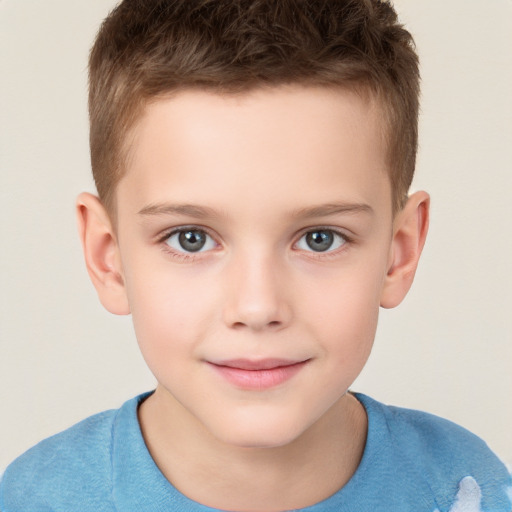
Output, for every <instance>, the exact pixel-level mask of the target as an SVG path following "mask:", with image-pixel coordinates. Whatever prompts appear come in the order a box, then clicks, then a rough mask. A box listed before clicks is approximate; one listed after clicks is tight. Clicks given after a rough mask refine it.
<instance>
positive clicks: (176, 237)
mask: <svg viewBox="0 0 512 512" xmlns="http://www.w3.org/2000/svg"><path fill="white" fill-rule="evenodd" d="M165 243H166V244H167V245H168V246H169V247H170V248H171V249H174V250H175V251H178V252H204V251H209V250H211V249H213V248H215V245H216V244H215V241H214V240H213V238H212V237H211V236H210V235H208V234H207V233H205V232H204V231H202V230H200V229H191V228H189V229H186V228H185V229H180V230H176V231H173V232H172V233H171V234H170V236H169V237H168V238H167V239H166V240H165Z"/></svg>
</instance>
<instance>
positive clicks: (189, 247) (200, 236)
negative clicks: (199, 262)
mask: <svg viewBox="0 0 512 512" xmlns="http://www.w3.org/2000/svg"><path fill="white" fill-rule="evenodd" d="M179 241H180V245H181V247H183V249H185V250H186V251H189V252H197V251H200V250H201V249H202V248H203V247H204V244H205V243H206V236H205V234H204V233H201V232H200V231H182V232H181V233H180V236H179Z"/></svg>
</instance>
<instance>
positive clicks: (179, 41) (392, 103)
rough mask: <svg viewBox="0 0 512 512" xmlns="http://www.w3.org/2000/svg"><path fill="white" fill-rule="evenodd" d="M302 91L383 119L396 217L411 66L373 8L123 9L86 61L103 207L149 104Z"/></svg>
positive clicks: (373, 2)
mask: <svg viewBox="0 0 512 512" xmlns="http://www.w3.org/2000/svg"><path fill="white" fill-rule="evenodd" d="M289 83H299V84H304V85H325V86H341V87H348V88H351V89H354V90H364V91H369V92H370V93H371V94H373V95H375V96H376V97H377V98H378V99H379V101H380V103H381V105H382V111H383V114H384V115H383V119H384V123H385V124H384V126H385V133H384V135H385V138H386V142H387V148H388V165H389V169H390V171H389V172H390V179H391V184H392V190H393V209H394V211H396V210H397V209H399V208H400V207H401V206H402V205H403V203H404V201H405V199H406V197H407V191H408V189H409V186H410V184H411V181H412V177H413V173H414V167H415V160H416V150H417V139H418V129H417V125H418V108H419V107H418V103H419V99H418V98H419V71H418V57H417V55H416V52H415V49H414V41H413V39H412V36H411V35H410V33H409V32H408V31H407V30H405V29H404V28H403V26H402V25H400V24H399V23H398V20H397V16H396V13H395V11H394V10H393V7H392V6H391V4H390V3H389V2H387V1H379V0H124V1H122V2H121V3H120V4H119V5H118V6H117V7H116V8H115V9H114V10H113V11H112V12H111V13H110V15H109V16H108V17H107V18H106V19H105V21H104V22H103V24H102V26H101V28H100V31H99V33H98V36H97V38H96V41H95V43H94V46H93V48H92V50H91V54H90V59H89V115H90V146H91V163H92V169H93V175H94V180H95V183H96V187H97V190H98V193H99V195H100V198H101V199H102V200H103V202H104V204H105V205H106V206H107V208H112V207H113V204H114V191H115V186H116V184H117V183H118V181H119V180H120V179H121V177H122V176H123V172H124V167H125V160H126V149H127V148H126V146H127V142H126V136H127V134H128V132H129V130H130V128H132V127H133V125H134V124H135V122H136V121H137V119H138V118H139V116H140V115H141V113H142V111H143V109H144V107H145V105H146V104H147V103H148V102H149V101H151V100H152V99H155V98H158V97H160V96H162V95H165V94H166V93H169V92H172V91H177V90H180V89H187V88H194V87H200V88H203V89H208V90H212V91H216V92H219V93H236V92H243V91H245V90H249V89H252V88H256V87H262V86H277V85H281V84H289Z"/></svg>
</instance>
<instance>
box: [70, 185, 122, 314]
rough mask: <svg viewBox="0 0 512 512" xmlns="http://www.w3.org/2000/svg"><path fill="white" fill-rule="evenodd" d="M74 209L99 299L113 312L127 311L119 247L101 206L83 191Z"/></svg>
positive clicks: (98, 201)
mask: <svg viewBox="0 0 512 512" xmlns="http://www.w3.org/2000/svg"><path fill="white" fill-rule="evenodd" d="M76 213H77V220H78V231H79V235H80V241H81V242H82V248H83V251H84V257H85V264H86V267H87V271H88V273H89V277H90V278H91V281H92V283H93V285H94V287H95V288H96V291H97V293H98V297H99V299H100V301H101V303H102V304H103V306H104V307H105V308H106V309H107V310H108V311H110V312H111V313H114V314H116V315H127V314H129V313H130V307H129V305H128V300H127V296H126V288H125V284H124V279H123V274H122V266H121V258H120V255H119V247H118V244H117V240H116V236H115V232H114V229H113V226H112V223H111V221H110V218H109V216H108V214H107V212H106V210H105V208H104V206H103V205H102V203H101V201H100V200H99V199H98V198H97V197H96V196H94V195H92V194H88V193H85V192H84V193H82V194H80V195H79V196H78V198H77V201H76Z"/></svg>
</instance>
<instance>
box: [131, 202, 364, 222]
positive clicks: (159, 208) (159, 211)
mask: <svg viewBox="0 0 512 512" xmlns="http://www.w3.org/2000/svg"><path fill="white" fill-rule="evenodd" d="M347 213H348V214H351V213H369V214H373V213H374V211H373V208H372V207H371V206H370V205H368V204H364V203H328V204H323V205H319V206H311V207H307V208H299V209H298V210H294V211H293V213H292V216H293V217H302V218H306V219H307V218H314V217H327V216H330V215H336V214H347ZM139 215H143V216H152V215H184V216H188V217H196V218H200V219H202V218H213V217H218V216H219V214H218V213H217V212H216V211H215V210H214V209H212V208H209V207H207V206H198V205H195V204H170V203H157V204H149V205H147V206H145V207H144V208H142V209H141V210H140V211H139Z"/></svg>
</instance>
